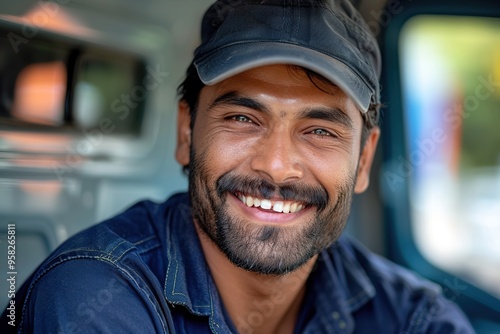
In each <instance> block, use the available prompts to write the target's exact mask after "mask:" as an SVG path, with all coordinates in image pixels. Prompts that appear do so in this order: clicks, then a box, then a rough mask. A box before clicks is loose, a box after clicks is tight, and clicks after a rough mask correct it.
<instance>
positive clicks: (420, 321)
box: [338, 236, 474, 333]
mask: <svg viewBox="0 0 500 334" xmlns="http://www.w3.org/2000/svg"><path fill="white" fill-rule="evenodd" d="M338 247H339V249H341V251H342V252H343V253H344V257H347V258H350V259H349V260H350V261H355V262H356V263H358V264H359V265H360V266H361V268H362V269H363V271H364V273H366V275H367V277H368V279H369V282H370V283H371V284H372V285H373V288H374V291H375V293H374V297H373V298H372V300H371V301H370V302H369V303H367V304H366V305H365V306H364V307H363V308H360V310H359V312H358V314H359V315H360V316H361V317H366V316H367V315H368V314H369V317H372V316H374V317H375V318H379V319H385V320H383V321H382V323H383V324H382V325H384V326H389V322H388V321H387V319H392V320H393V325H394V326H395V327H397V329H398V330H399V332H402V333H474V330H473V329H472V327H471V325H470V323H469V321H468V320H467V318H466V317H465V315H464V314H463V313H462V311H461V310H460V309H459V307H458V306H457V305H456V304H454V303H453V302H451V301H449V300H448V299H446V298H445V296H444V295H443V294H442V291H441V288H440V286H439V285H438V284H435V283H433V282H431V281H429V280H427V279H424V278H422V277H421V276H419V275H418V274H417V273H415V272H413V271H410V270H408V269H406V268H403V267H401V266H399V265H397V264H395V263H393V262H391V261H389V260H387V259H385V258H383V257H381V256H379V255H377V254H375V253H373V252H371V251H369V250H368V249H366V248H365V247H364V246H363V245H361V244H359V243H358V242H357V241H356V240H354V239H352V238H350V237H348V236H345V237H342V238H341V240H340V241H339V244H338ZM384 323H385V324H384ZM395 329H396V328H395Z"/></svg>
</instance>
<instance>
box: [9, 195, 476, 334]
mask: <svg viewBox="0 0 500 334" xmlns="http://www.w3.org/2000/svg"><path fill="white" fill-rule="evenodd" d="M190 212H191V209H190V204H189V199H188V196H187V195H186V194H180V195H175V196H173V197H172V198H170V199H169V200H168V201H167V202H166V203H163V204H155V203H152V202H148V201H145V202H141V203H138V204H136V205H135V206H133V207H132V208H130V209H128V210H127V211H126V212H124V213H122V214H120V215H118V216H116V217H114V218H112V219H110V220H108V221H105V222H103V223H101V224H98V225H96V226H94V227H92V228H90V229H88V230H86V231H83V232H81V233H79V234H78V235H76V236H74V237H72V238H70V239H69V240H68V241H66V242H65V243H64V244H63V245H62V246H60V247H59V248H58V249H57V250H56V251H55V252H54V253H53V254H52V255H51V256H50V257H49V258H48V259H47V260H46V261H45V262H44V263H43V264H42V265H41V266H40V267H39V268H38V269H37V270H36V271H35V272H34V274H33V275H32V276H31V277H30V278H29V279H28V280H27V282H25V284H24V285H23V287H22V288H21V289H20V290H19V292H18V293H17V294H16V299H15V305H16V318H15V324H16V327H17V330H18V331H19V332H20V333H44V334H47V333H54V334H56V333H57V334H59V333H189V334H193V333H232V332H233V333H234V332H235V330H234V328H235V327H239V328H242V331H241V333H244V334H247V333H256V331H255V330H254V329H253V328H255V326H258V325H259V324H260V323H261V322H262V321H264V319H265V317H270V316H272V313H273V309H274V305H277V303H279V302H280V296H282V295H283V294H284V293H286V287H285V288H284V290H283V291H276V294H275V295H273V296H271V298H270V299H269V300H267V301H264V302H261V303H260V304H258V303H257V304H256V307H257V310H258V311H254V312H252V313H250V314H248V315H246V316H245V317H242V318H239V319H233V321H231V320H229V318H228V317H227V313H226V311H225V309H224V306H223V305H222V301H221V299H220V296H219V294H218V292H217V288H216V286H215V284H214V281H213V279H212V277H211V275H210V272H209V269H208V267H207V264H206V262H205V259H204V255H203V252H202V250H201V247H200V244H199V239H198V236H197V234H196V231H195V229H194V225H193V222H192V218H191V213H190ZM286 284H289V286H292V285H293V284H297V282H294V281H293V279H290V280H289V281H286ZM6 315H7V313H4V315H3V316H2V319H1V320H2V322H1V324H0V332H2V333H7V332H10V331H12V330H13V329H14V327H12V326H10V325H8V324H7V323H8V321H9V319H8V318H6ZM295 333H398V334H403V333H404V334H410V333H415V334H417V333H419V334H420V333H447V334H449V333H473V330H472V328H471V327H470V325H469V323H468V321H467V320H466V318H465V317H464V315H463V314H462V313H461V312H460V310H459V309H458V308H457V307H456V306H455V305H454V304H452V303H451V302H449V301H448V300H446V299H445V298H444V297H443V296H442V294H441V293H440V291H439V289H438V287H437V286H436V285H434V284H432V283H430V282H427V281H425V280H422V279H421V278H418V277H417V276H416V275H415V274H413V273H410V272H409V271H407V270H405V269H403V268H401V267H398V266H396V265H395V264H392V263H390V262H389V261H387V260H384V259H383V258H381V257H379V256H377V255H375V254H373V253H371V252H369V251H368V250H366V249H365V248H363V247H362V246H361V245H358V244H357V243H356V242H355V241H354V240H351V239H350V238H348V237H346V236H343V237H341V238H340V239H339V241H337V242H336V243H335V244H334V245H333V246H331V247H330V248H329V249H327V250H325V251H323V252H322V253H321V254H320V256H319V258H318V261H317V263H316V266H315V268H314V270H313V272H312V274H311V275H310V276H309V278H308V281H307V292H306V297H305V300H304V302H303V305H302V309H301V312H300V315H299V319H298V320H297V323H296V329H295ZM256 334H257V333H256Z"/></svg>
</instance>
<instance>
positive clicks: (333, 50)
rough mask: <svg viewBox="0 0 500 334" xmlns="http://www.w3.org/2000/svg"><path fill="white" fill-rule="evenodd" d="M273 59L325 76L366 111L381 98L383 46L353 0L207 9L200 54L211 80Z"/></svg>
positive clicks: (222, 4) (244, 2)
mask: <svg viewBox="0 0 500 334" xmlns="http://www.w3.org/2000/svg"><path fill="white" fill-rule="evenodd" d="M271 64H291V65H298V66H302V67H304V68H308V69H310V70H312V71H314V72H316V73H318V74H320V75H322V76H324V77H325V78H326V79H328V80H330V81H331V82H332V83H334V84H335V85H337V86H338V87H340V88H341V89H342V90H343V91H344V92H345V93H346V94H347V95H348V96H349V97H350V98H351V99H352V100H353V101H354V102H355V103H356V105H357V106H358V108H359V109H360V111H361V112H366V111H367V110H368V108H369V106H370V104H371V103H379V102H380V95H379V90H380V88H379V82H378V79H379V75H380V67H381V59H380V50H379V48H378V44H377V42H376V40H375V38H374V36H373V35H372V33H371V31H370V29H369V27H368V25H367V24H366V23H365V21H364V20H363V19H362V17H361V15H360V14H359V13H358V12H357V11H356V9H355V8H354V7H353V6H352V5H351V4H350V2H349V1H348V0H219V1H217V2H215V3H214V4H213V5H212V6H211V7H210V8H209V9H208V10H207V12H206V13H205V15H204V17H203V21H202V43H201V45H200V46H199V47H198V48H197V49H196V51H195V57H194V65H195V67H196V69H197V71H198V75H199V76H200V79H201V81H202V82H203V83H204V84H205V85H213V84H216V83H218V82H220V81H222V80H224V79H226V78H228V77H230V76H233V75H235V74H238V73H241V72H243V71H245V70H249V69H251V68H255V67H259V66H264V65H271Z"/></svg>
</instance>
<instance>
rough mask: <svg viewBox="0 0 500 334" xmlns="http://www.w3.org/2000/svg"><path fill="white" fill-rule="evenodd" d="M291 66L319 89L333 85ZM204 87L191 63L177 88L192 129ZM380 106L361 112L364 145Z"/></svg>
mask: <svg viewBox="0 0 500 334" xmlns="http://www.w3.org/2000/svg"><path fill="white" fill-rule="evenodd" d="M290 68H292V69H297V70H301V71H304V72H305V73H306V75H307V77H308V78H309V80H311V82H312V83H313V84H314V85H315V86H316V87H318V89H321V90H323V91H326V90H325V89H324V88H322V86H323V87H325V85H331V83H330V81H329V80H328V79H326V78H325V77H323V76H322V75H319V74H318V73H316V72H314V71H311V70H309V69H306V68H303V67H300V66H294V65H290ZM203 87H205V85H204V84H203V82H202V81H201V80H200V77H199V76H198V72H197V71H196V68H195V66H194V64H193V63H191V65H189V67H188V69H187V71H186V78H185V79H184V81H183V82H182V83H181V84H180V85H179V87H178V88H177V94H178V95H179V97H180V99H181V100H185V101H186V103H187V104H188V105H189V110H190V111H191V129H192V128H193V126H194V120H195V119H196V111H197V109H198V98H199V96H200V91H201V89H202V88H203ZM380 108H381V105H380V104H379V103H371V104H370V107H369V108H368V111H367V112H366V113H361V117H362V118H363V129H362V132H361V146H362V147H363V146H364V144H365V141H366V139H367V138H368V135H369V134H370V130H371V129H372V128H374V127H376V126H378V124H379V120H380ZM184 171H185V172H186V171H187V166H184Z"/></svg>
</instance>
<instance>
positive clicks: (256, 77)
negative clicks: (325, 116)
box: [200, 64, 361, 120]
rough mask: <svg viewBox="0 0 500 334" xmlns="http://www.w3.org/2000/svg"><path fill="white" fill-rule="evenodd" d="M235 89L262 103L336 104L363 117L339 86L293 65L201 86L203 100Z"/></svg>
mask: <svg viewBox="0 0 500 334" xmlns="http://www.w3.org/2000/svg"><path fill="white" fill-rule="evenodd" d="M228 92H236V93H238V94H242V95H245V96H247V97H253V98H256V99H259V101H261V102H263V103H270V104H273V103H278V102H279V103H280V104H289V105H290V107H292V106H293V107H300V108H307V107H315V106H318V107H334V108H338V109H340V110H342V111H343V112H344V113H346V114H347V115H348V116H349V117H351V118H352V119H353V120H355V119H357V118H359V120H361V114H360V111H359V110H358V109H357V107H356V105H355V103H354V101H353V100H352V99H350V98H349V97H348V96H347V95H346V94H345V93H344V92H343V91H342V90H341V89H340V88H339V87H337V86H336V85H334V84H333V83H331V82H329V81H327V80H326V79H323V78H322V77H320V76H319V75H316V74H315V73H313V72H309V71H307V70H305V69H303V68H301V67H297V66H291V65H282V64H278V65H268V66H262V67H256V68H253V69H250V70H247V71H245V72H242V73H239V74H236V75H234V76H232V77H229V78H227V79H225V80H223V81H221V82H219V83H217V84H215V85H211V86H206V87H204V88H203V89H202V92H201V93H202V94H201V96H200V102H202V100H205V103H210V102H211V101H213V100H215V99H217V98H218V97H219V96H221V95H224V94H226V93H228Z"/></svg>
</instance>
